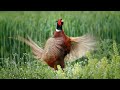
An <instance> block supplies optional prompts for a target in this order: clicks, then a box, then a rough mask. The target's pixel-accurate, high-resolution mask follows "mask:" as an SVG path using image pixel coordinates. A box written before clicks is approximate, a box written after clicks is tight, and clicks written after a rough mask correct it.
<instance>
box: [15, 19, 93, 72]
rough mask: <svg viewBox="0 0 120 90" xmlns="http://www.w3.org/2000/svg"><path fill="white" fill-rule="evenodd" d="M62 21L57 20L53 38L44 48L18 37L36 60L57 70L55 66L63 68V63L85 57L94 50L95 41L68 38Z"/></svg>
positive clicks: (85, 37) (85, 38) (88, 37)
mask: <svg viewBox="0 0 120 90" xmlns="http://www.w3.org/2000/svg"><path fill="white" fill-rule="evenodd" d="M63 23H64V22H63V20H62V19H58V20H57V27H56V30H55V31H54V34H53V37H50V38H49V39H48V40H47V41H46V44H45V46H44V49H43V48H41V47H39V46H38V45H37V44H36V43H35V42H34V41H33V40H32V39H31V38H29V37H28V39H25V38H23V37H20V36H18V38H17V40H20V41H22V42H24V43H26V44H27V45H29V46H30V47H31V49H32V52H33V54H34V56H35V58H36V59H40V60H42V61H44V62H45V63H46V64H47V65H49V66H50V67H51V68H54V69H55V70H58V68H57V65H60V66H61V68H62V69H63V68H65V61H69V62H72V61H75V60H77V59H79V58H81V57H82V56H85V54H86V52H87V51H90V50H94V48H95V39H94V38H93V37H92V36H91V35H87V34H86V35H83V36H80V37H69V36H67V35H66V34H65V32H64V30H63V29H62V26H63Z"/></svg>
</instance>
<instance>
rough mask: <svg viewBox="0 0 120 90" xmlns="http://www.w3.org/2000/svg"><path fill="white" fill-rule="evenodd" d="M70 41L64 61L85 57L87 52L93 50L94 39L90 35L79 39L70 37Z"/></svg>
mask: <svg viewBox="0 0 120 90" xmlns="http://www.w3.org/2000/svg"><path fill="white" fill-rule="evenodd" d="M70 39H71V50H70V53H69V54H67V55H66V57H65V59H64V60H65V61H69V62H72V61H75V60H77V59H79V58H81V57H82V56H85V54H86V52H87V51H90V50H94V49H95V44H96V41H95V38H94V37H93V36H91V35H88V34H87V35H83V36H81V37H70Z"/></svg>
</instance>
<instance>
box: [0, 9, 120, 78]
mask: <svg viewBox="0 0 120 90" xmlns="http://www.w3.org/2000/svg"><path fill="white" fill-rule="evenodd" d="M59 18H62V19H63V20H64V25H63V29H64V31H65V33H66V34H67V35H68V36H74V37H75V36H76V37H77V36H82V35H84V34H86V33H91V34H93V35H94V36H95V37H96V38H97V40H98V41H97V47H96V51H94V52H88V53H87V54H86V57H82V58H80V59H78V60H76V61H75V62H72V63H68V62H65V64H66V67H65V69H64V71H62V70H61V68H60V66H58V68H59V70H58V71H55V70H53V69H52V68H50V67H49V66H47V65H45V64H43V63H42V62H41V61H40V60H36V59H35V58H34V56H33V55H32V52H31V49H30V47H29V46H27V45H26V44H24V43H22V42H20V41H17V40H13V39H10V38H9V37H16V36H18V35H19V36H23V37H27V36H29V37H31V38H32V40H33V41H35V42H36V43H37V44H38V45H39V46H41V47H43V48H44V44H45V42H46V40H47V39H48V38H49V37H52V36H53V32H54V31H55V29H56V22H55V21H56V20H58V19H59ZM119 78H120V12H119V11H39V12H38V11H31V12H30V11H29V12H28V11H21V12H20V11H19V12H18V11H16V12H13V11H9V12H8V11H1V12H0V79H119Z"/></svg>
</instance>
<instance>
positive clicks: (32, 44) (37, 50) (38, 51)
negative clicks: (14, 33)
mask: <svg viewBox="0 0 120 90" xmlns="http://www.w3.org/2000/svg"><path fill="white" fill-rule="evenodd" d="M9 38H12V37H9ZM14 39H17V40H19V41H22V42H24V43H26V44H27V45H29V46H30V47H31V49H32V52H33V54H34V55H35V58H36V59H40V58H41V56H42V53H43V51H44V50H43V49H42V48H41V47H39V46H38V45H37V44H36V43H35V42H34V41H33V40H32V39H31V38H30V37H28V39H25V38H23V37H20V36H18V37H16V38H14Z"/></svg>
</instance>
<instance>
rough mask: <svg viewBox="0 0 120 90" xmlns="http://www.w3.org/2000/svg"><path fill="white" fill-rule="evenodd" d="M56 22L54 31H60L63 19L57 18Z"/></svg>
mask: <svg viewBox="0 0 120 90" xmlns="http://www.w3.org/2000/svg"><path fill="white" fill-rule="evenodd" d="M56 22H57V27H56V31H61V30H62V25H63V20H62V19H58V20H57V21H56Z"/></svg>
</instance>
